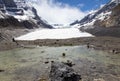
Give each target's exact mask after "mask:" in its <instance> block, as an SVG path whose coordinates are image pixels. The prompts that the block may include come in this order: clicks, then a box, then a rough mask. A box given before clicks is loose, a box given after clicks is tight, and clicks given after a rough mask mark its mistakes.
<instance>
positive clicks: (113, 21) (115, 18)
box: [94, 4, 120, 27]
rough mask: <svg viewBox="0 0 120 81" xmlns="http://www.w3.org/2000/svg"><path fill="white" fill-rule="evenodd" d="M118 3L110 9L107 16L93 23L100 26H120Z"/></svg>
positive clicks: (119, 6) (119, 7)
mask: <svg viewBox="0 0 120 81" xmlns="http://www.w3.org/2000/svg"><path fill="white" fill-rule="evenodd" d="M119 13H120V4H118V5H117V6H115V7H114V8H113V9H112V13H111V15H110V17H109V18H107V19H105V20H102V21H100V20H98V21H96V22H95V23H94V25H95V26H100V27H120V14H119Z"/></svg>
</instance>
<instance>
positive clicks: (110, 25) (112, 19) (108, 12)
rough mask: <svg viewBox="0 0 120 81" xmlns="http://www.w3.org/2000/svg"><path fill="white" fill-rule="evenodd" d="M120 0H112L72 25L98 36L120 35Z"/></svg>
mask: <svg viewBox="0 0 120 81" xmlns="http://www.w3.org/2000/svg"><path fill="white" fill-rule="evenodd" d="M119 12H120V1H118V0H111V1H110V2H109V3H107V4H106V5H104V6H103V7H102V8H100V9H98V10H95V11H94V12H92V13H90V14H88V15H87V16H85V17H84V18H83V19H82V20H80V21H78V20H77V21H75V22H73V23H71V24H70V25H71V26H73V27H78V28H80V29H81V31H87V32H89V33H91V34H93V35H96V36H115V37H120V19H119V18H120V14H119Z"/></svg>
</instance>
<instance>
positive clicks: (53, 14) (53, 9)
mask: <svg viewBox="0 0 120 81" xmlns="http://www.w3.org/2000/svg"><path fill="white" fill-rule="evenodd" d="M30 1H32V3H31V5H33V6H34V7H35V8H36V9H37V12H38V15H39V16H40V17H41V18H42V19H44V20H46V21H47V22H48V23H49V24H70V23H72V22H74V21H75V20H81V19H82V18H83V17H84V16H86V15H87V14H88V13H90V12H91V11H94V10H96V9H98V8H100V7H101V6H103V5H105V4H106V3H108V2H109V1H110V0H30Z"/></svg>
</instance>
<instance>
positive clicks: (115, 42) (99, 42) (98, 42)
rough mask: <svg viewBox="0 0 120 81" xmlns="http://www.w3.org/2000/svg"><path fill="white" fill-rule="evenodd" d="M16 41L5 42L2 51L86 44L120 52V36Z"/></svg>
mask: <svg viewBox="0 0 120 81" xmlns="http://www.w3.org/2000/svg"><path fill="white" fill-rule="evenodd" d="M16 42H17V43H18V44H19V45H17V44H16V43H15V42H8V41H7V42H3V43H1V46H0V51H3V50H10V49H14V48H19V47H24V46H26V47H27V46H30V45H35V46H50V47H59V46H77V45H86V46H87V47H88V48H94V49H96V50H107V51H109V52H117V53H120V38H116V37H82V38H71V39H42V40H35V41H21V40H17V41H16Z"/></svg>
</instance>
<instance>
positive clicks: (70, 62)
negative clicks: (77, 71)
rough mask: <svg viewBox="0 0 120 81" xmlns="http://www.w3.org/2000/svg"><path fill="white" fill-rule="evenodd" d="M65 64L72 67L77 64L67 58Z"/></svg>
mask: <svg viewBox="0 0 120 81" xmlns="http://www.w3.org/2000/svg"><path fill="white" fill-rule="evenodd" d="M63 63H64V64H65V65H67V66H69V67H72V66H73V65H75V64H73V63H72V61H70V60H67V62H63Z"/></svg>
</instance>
